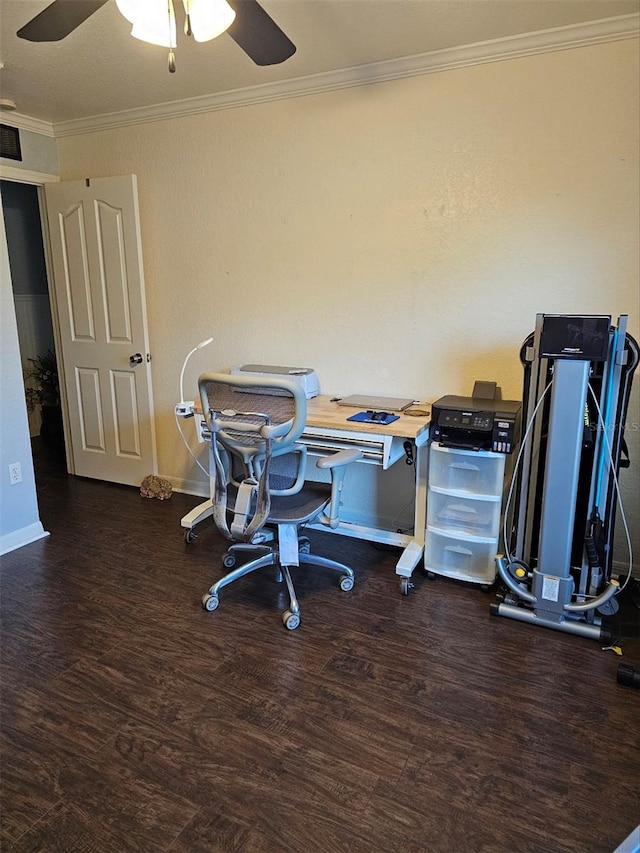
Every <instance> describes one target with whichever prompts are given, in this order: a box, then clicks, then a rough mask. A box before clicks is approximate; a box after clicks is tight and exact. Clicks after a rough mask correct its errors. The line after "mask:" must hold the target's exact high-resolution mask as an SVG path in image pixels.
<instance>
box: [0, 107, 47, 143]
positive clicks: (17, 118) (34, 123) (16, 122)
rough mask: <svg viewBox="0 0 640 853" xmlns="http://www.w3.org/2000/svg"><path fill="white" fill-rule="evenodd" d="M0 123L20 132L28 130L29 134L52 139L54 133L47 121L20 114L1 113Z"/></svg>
mask: <svg viewBox="0 0 640 853" xmlns="http://www.w3.org/2000/svg"><path fill="white" fill-rule="evenodd" d="M0 122H1V123H2V124H8V125H10V126H11V127H17V128H19V129H20V130H29V131H31V133H39V134H40V136H50V137H52V138H53V137H54V136H55V133H54V130H53V125H52V124H51V122H49V121H42V119H39V118H31V117H30V116H25V115H22V114H21V113H12V112H4V111H3V112H1V113H0Z"/></svg>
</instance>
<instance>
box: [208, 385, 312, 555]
mask: <svg viewBox="0 0 640 853" xmlns="http://www.w3.org/2000/svg"><path fill="white" fill-rule="evenodd" d="M198 389H199V391H200V399H201V403H202V412H203V415H204V417H205V421H206V424H207V427H208V429H209V431H210V434H211V445H212V448H211V449H212V453H211V463H210V469H211V470H210V481H211V486H210V488H211V498H212V502H213V518H214V521H215V523H216V525H217V527H218V529H219V530H220V531H221V532H222V533H223V534H224V535H225V536H227V538H229V539H234V540H237V541H245V542H249V541H252V539H253V538H254V537H255V536H256V534H257V533H258V532H259V530H260V529H261V527H263V526H264V524H265V522H266V520H267V517H268V514H269V508H270V504H271V495H272V494H274V495H276V494H277V495H288V494H295V493H296V492H298V491H299V490H300V489H301V488H302V486H303V484H304V475H305V467H306V448H305V447H304V445H302V444H300V445H297V444H296V443H295V442H296V441H297V439H298V438H300V436H301V435H302V431H303V430H304V427H305V423H306V415H307V399H306V396H305V393H304V390H303V389H302V387H301V386H300V385H299V384H298V383H296V382H294V381H292V380H290V379H285V378H274V379H271V378H266V377H247V376H235V375H232V374H227V373H204V374H202V375H201V376H200V378H199V379H198ZM234 487H235V488H234ZM236 489H237V491H236ZM229 510H232V512H233V520H232V523H231V525H229V523H228V511H229Z"/></svg>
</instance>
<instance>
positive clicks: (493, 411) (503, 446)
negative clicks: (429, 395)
mask: <svg viewBox="0 0 640 853" xmlns="http://www.w3.org/2000/svg"><path fill="white" fill-rule="evenodd" d="M521 411H522V403H520V401H518V400H500V399H498V400H496V399H490V398H488V397H455V396H452V395H449V396H447V397H441V398H440V399H439V400H436V401H435V403H432V405H431V431H430V436H431V438H433V439H434V440H436V441H438V442H440V444H442V446H443V447H458V448H463V449H466V450H492V451H494V452H497V453H512V452H513V450H514V448H515V447H517V446H518V444H519V442H520V430H521Z"/></svg>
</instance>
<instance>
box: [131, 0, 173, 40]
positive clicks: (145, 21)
mask: <svg viewBox="0 0 640 853" xmlns="http://www.w3.org/2000/svg"><path fill="white" fill-rule="evenodd" d="M116 5H117V7H118V9H119V11H120V12H121V13H122V15H123V16H124V17H125V18H126V19H127V20H128V21H130V22H131V23H132V24H133V27H132V29H131V35H132V36H133V37H134V38H137V39H140V41H146V42H148V43H149V44H157V45H160V46H161V47H176V44H177V42H176V16H175V11H174V8H173V2H172V0H116Z"/></svg>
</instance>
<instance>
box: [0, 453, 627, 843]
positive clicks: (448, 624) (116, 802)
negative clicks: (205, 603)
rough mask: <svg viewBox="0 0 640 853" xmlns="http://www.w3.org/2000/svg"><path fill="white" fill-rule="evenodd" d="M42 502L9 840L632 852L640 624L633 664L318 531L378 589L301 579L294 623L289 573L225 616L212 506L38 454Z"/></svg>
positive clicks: (23, 626)
mask: <svg viewBox="0 0 640 853" xmlns="http://www.w3.org/2000/svg"><path fill="white" fill-rule="evenodd" d="M36 441H37V440H36ZM38 499H39V505H40V512H41V518H42V521H43V524H44V526H45V528H46V529H47V530H49V531H50V533H51V536H50V537H49V538H47V539H44V540H41V541H39V542H36V543H33V544H31V545H29V546H27V547H25V548H22V549H20V550H18V551H14V552H13V553H11V554H8V555H5V556H4V557H3V558H2V564H1V576H0V579H1V592H2V611H1V614H2V622H1V639H2V661H1V663H2V681H1V693H0V701H1V712H2V726H1V729H2V732H1V734H2V740H1V753H0V758H1V760H2V769H1V778H0V785H1V794H2V800H1V805H2V823H1V829H0V844H1V847H2V850H7V851H14V853H27V851H29V853H32V851H46V853H51V852H52V851H60V853H138V852H139V853H169V851H170V853H217V851H225V852H226V851H229V852H230V851H233V853H272V852H273V853H276V851H277V853H372V851H373V853H375V852H376V851H380V853H467V851H469V853H471V851H473V853H478V851H487V853H512V852H513V851H523V852H524V851H532V852H533V853H590V851H592V853H613V851H614V850H615V848H616V847H617V846H618V845H619V844H620V843H621V842H622V841H623V840H624V839H625V838H626V837H627V836H628V835H629V833H630V832H631V831H632V830H633V828H634V827H635V826H637V825H638V824H639V823H640V787H639V781H638V780H639V779H640V755H639V749H638V747H639V744H640V725H639V720H640V691H638V690H633V689H631V688H628V687H623V686H621V685H618V684H617V681H616V670H617V665H618V663H619V661H620V660H624V661H627V662H629V663H630V664H632V665H634V666H638V667H640V641H639V640H638V638H637V633H638V632H637V630H635V629H636V628H637V621H636V620H637V613H638V611H637V609H636V610H635V611H634V610H633V609H632V610H631V611H630V612H631V616H630V617H629V618H628V619H627V622H626V625H627V627H629V626H631V630H628V631H627V633H628V634H629V635H631V634H634V633H635V634H636V636H635V637H631V636H630V637H629V638H628V639H626V640H624V641H623V648H624V652H625V654H624V657H623V658H619V657H617V656H616V655H615V654H614V653H613V652H611V651H602V649H601V647H600V644H598V643H596V642H594V641H592V640H586V639H582V638H579V637H574V636H568V635H565V634H560V633H556V632H553V631H549V630H546V629H539V628H535V627H531V626H528V625H523V624H520V623H518V622H514V621H512V620H509V619H503V618H497V617H494V616H491V615H490V614H489V604H490V601H491V596H490V595H488V594H486V593H483V592H482V591H480V590H479V589H478V588H475V587H469V586H466V585H462V584H457V583H454V582H450V581H446V580H444V579H435V580H434V579H427V578H426V577H425V576H424V575H423V574H422V573H421V572H416V573H415V578H414V579H415V581H416V587H415V589H414V590H413V591H412V593H411V594H410V595H409V596H407V597H402V596H401V595H400V593H399V588H398V582H397V579H396V576H395V572H394V566H395V559H396V552H390V551H384V550H379V549H376V548H374V547H373V546H372V545H371V544H369V543H366V542H360V541H356V540H350V539H347V538H345V537H339V536H331V535H328V534H317V533H313V532H312V534H311V539H312V542H313V546H314V549H315V550H317V551H318V552H320V553H327V554H328V555H329V556H331V555H333V556H335V557H337V558H339V559H344V560H345V561H347V562H349V563H350V564H351V565H352V566H353V567H354V570H355V572H356V585H355V587H354V589H353V591H352V592H349V593H343V592H341V590H340V589H339V587H338V585H337V583H336V578H335V577H334V576H332V575H331V574H329V573H327V574H324V573H322V572H316V573H312V574H298V575H297V576H296V577H297V583H296V587H297V591H298V594H299V598H300V602H301V609H302V621H301V625H300V627H299V628H298V630H296V631H294V632H287V631H286V630H285V629H284V628H283V626H282V623H281V620H280V612H281V611H282V610H283V609H284V608H285V605H286V599H285V598H284V596H283V593H282V591H281V588H280V587H279V586H278V585H276V584H275V583H274V582H273V578H272V576H271V574H270V573H269V572H268V571H267V572H266V573H257V574H256V575H253V576H250V577H248V578H246V579H244V580H242V581H240V582H238V583H236V584H233V585H231V586H230V587H228V588H226V589H225V590H224V591H223V593H222V595H221V603H220V608H219V609H218V610H217V611H216V612H215V613H206V612H205V611H204V610H203V609H202V607H201V604H200V599H201V596H202V594H203V593H204V592H205V591H206V590H207V589H208V587H209V586H210V585H211V583H212V582H213V580H214V579H216V578H217V577H219V576H220V574H221V573H222V569H221V566H220V555H221V554H222V552H223V550H224V543H223V541H222V540H221V538H220V537H219V535H218V534H217V533H216V532H215V531H214V530H213V529H212V527H211V526H208V525H203V526H202V527H201V530H200V535H199V536H198V539H197V540H196V541H195V542H194V543H193V544H191V545H186V544H185V543H184V541H183V538H182V535H181V529H180V517H181V516H182V515H183V514H184V513H185V512H186V511H187V510H188V509H190V508H191V507H192V506H194V505H195V504H196V503H197V502H198V501H197V499H196V498H193V497H189V496H186V495H179V494H174V495H173V497H172V498H171V499H170V500H168V501H165V502H158V501H150V500H144V499H142V498H140V496H139V494H138V492H137V490H136V489H132V488H128V487H122V486H114V485H109V484H105V483H99V482H95V481H88V480H83V479H80V478H74V477H68V476H67V475H66V474H65V473H64V471H62V470H61V469H60V467H59V466H56V465H55V464H52V463H51V462H46V461H42V460H40V461H39V463H38Z"/></svg>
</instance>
